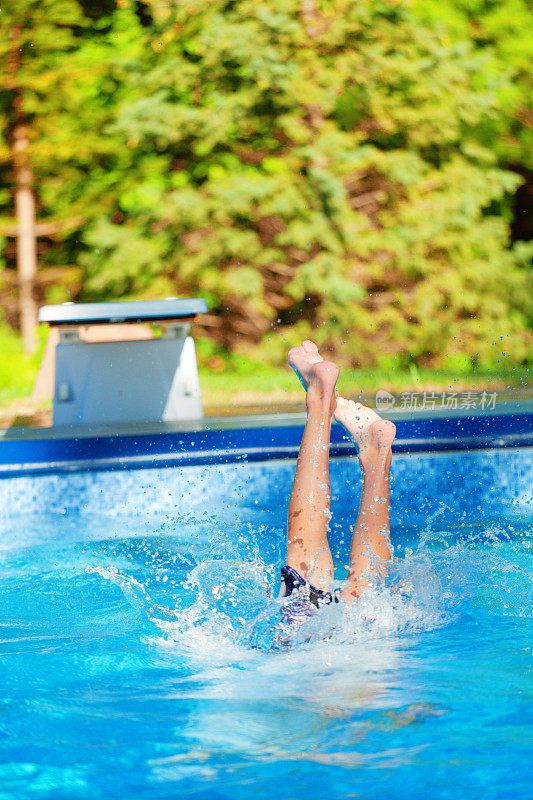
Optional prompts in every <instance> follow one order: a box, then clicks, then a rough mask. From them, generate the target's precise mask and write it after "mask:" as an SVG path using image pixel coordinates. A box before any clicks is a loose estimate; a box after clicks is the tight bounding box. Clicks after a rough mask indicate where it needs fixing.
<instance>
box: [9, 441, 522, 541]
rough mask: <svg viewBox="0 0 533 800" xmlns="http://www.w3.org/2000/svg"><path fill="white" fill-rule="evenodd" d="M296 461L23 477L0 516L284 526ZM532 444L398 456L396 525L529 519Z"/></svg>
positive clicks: (341, 492) (340, 474) (350, 474)
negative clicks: (253, 522)
mask: <svg viewBox="0 0 533 800" xmlns="http://www.w3.org/2000/svg"><path fill="white" fill-rule="evenodd" d="M295 466H296V462H295V460H294V459H283V460H269V461H265V462H252V463H247V462H241V463H233V464H212V465H197V466H188V467H171V468H146V469H143V470H126V471H118V470H111V471H108V470H105V471H96V470H88V471H81V470H80V471H76V472H70V473H65V472H61V473H56V474H52V473H47V474H43V475H21V476H19V477H12V478H10V479H7V480H2V481H0V519H3V520H4V521H5V520H7V519H9V518H10V517H12V516H18V515H21V514H31V515H38V514H42V513H56V514H59V515H72V514H76V515H79V514H81V515H83V514H104V515H106V516H110V517H114V516H117V517H118V516H120V517H130V518H133V517H137V518H143V519H153V520H161V519H163V518H165V519H175V520H184V519H185V520H188V521H191V522H198V521H201V520H203V519H206V518H208V517H209V518H211V519H216V520H218V521H219V523H220V525H223V524H230V523H232V522H233V521H235V519H237V518H238V519H239V520H241V521H246V520H247V519H250V520H253V519H257V511H258V508H257V506H258V504H259V505H260V507H262V508H263V509H264V519H265V521H268V520H269V519H272V520H275V521H276V525H279V524H284V519H285V515H286V509H287V505H288V499H289V493H290V489H291V485H292V480H293V477H294V471H295ZM330 475H331V486H332V510H333V512H335V506H336V503H337V502H338V501H339V500H341V498H342V501H341V502H342V505H343V507H347V508H352V509H353V513H354V514H355V513H356V510H357V506H358V502H359V496H360V490H361V478H360V469H359V465H358V462H357V457H356V456H355V455H352V456H343V457H339V458H335V459H332V461H331V464H330ZM532 486H533V448H512V449H511V448H501V449H490V450H477V451H464V452H441V453H413V454H403V455H402V454H400V455H396V456H395V458H394V459H393V464H392V471H391V489H392V516H391V522H392V526H393V528H396V529H401V528H402V526H404V525H407V524H408V523H409V524H415V525H424V524H426V523H427V524H432V522H434V523H435V524H437V525H438V521H439V519H444V518H445V519H446V521H447V522H448V524H450V523H453V524H461V523H462V522H477V521H479V522H487V521H494V520H497V519H500V518H503V517H509V516H512V517H517V518H519V517H528V516H531V514H532V512H533V506H532Z"/></svg>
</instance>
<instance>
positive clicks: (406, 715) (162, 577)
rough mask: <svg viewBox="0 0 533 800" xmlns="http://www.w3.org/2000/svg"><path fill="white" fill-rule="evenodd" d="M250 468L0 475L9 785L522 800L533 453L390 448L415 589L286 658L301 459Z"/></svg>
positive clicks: (401, 533) (0, 661)
mask: <svg viewBox="0 0 533 800" xmlns="http://www.w3.org/2000/svg"><path fill="white" fill-rule="evenodd" d="M274 455H275V454H274ZM234 462H235V463H226V464H221V463H214V464H213V463H212V464H204V463H196V465H193V466H172V467H165V468H163V467H157V468H148V469H142V470H127V471H103V470H98V469H92V471H84V470H76V471H74V472H72V473H69V472H68V471H67V470H66V469H65V471H63V472H57V471H56V472H54V471H51V470H44V471H42V474H27V475H25V474H22V473H23V472H24V470H22V471H21V474H19V475H18V476H17V477H11V478H9V479H5V480H2V481H0V552H1V559H0V626H1V628H0V674H1V681H0V685H1V687H2V690H1V696H0V799H1V800H4V798H5V800H8V798H9V800H14V799H15V798H16V799H17V800H23V799H24V798H44V797H53V798H65V799H66V798H68V799H69V800H75V799H76V800H77V798H85V797H91V798H110V797H113V798H119V799H120V800H121V799H122V798H124V800H125V798H128V799H130V798H144V797H146V798H174V797H178V796H183V797H187V798H210V799H211V798H249V797H250V796H252V795H253V796H254V797H256V798H267V797H268V798H271V797H273V796H278V797H281V798H296V797H301V796H309V797H330V798H344V797H372V798H387V799H388V798H391V797H396V796H398V795H399V793H400V792H401V793H402V795H405V796H407V797H411V798H418V797H423V796H424V797H431V798H449V797H454V798H455V797H460V798H466V797H476V798H477V796H478V795H482V796H483V797H484V798H506V797H509V798H510V797H513V798H529V797H530V796H531V784H532V779H533V771H532V767H531V763H532V762H531V748H530V744H529V739H528V737H529V728H528V725H530V723H531V709H532V706H531V633H532V622H531V600H532V572H531V542H532V531H533V524H532V521H533V520H532V518H533V512H532V505H531V500H532V498H531V486H532V480H531V479H532V476H533V450H532V449H531V448H529V447H513V448H508V449H485V450H478V451H466V452H455V451H450V452H440V453H417V454H414V453H405V454H400V455H397V456H396V457H395V459H394V461H393V471H392V503H393V513H392V539H393V543H394V546H395V549H396V554H397V556H398V573H399V574H400V576H401V577H403V579H404V580H405V582H406V583H407V584H409V585H410V588H409V589H408V591H407V592H406V593H405V596H404V597H403V598H402V597H399V596H397V595H392V594H390V593H387V592H382V593H377V594H372V593H370V594H369V595H368V596H367V597H366V598H365V599H364V600H363V601H362V602H361V603H359V604H358V605H357V606H354V608H353V612H352V613H351V614H349V615H345V616H344V617H343V616H342V614H341V612H340V611H339V609H338V608H337V607H333V606H330V607H328V608H327V609H325V610H324V612H322V613H321V614H320V615H319V616H317V617H316V618H315V619H314V620H313V621H312V623H311V625H310V626H309V627H308V628H307V629H302V630H301V631H299V632H298V633H297V634H295V636H294V640H293V641H292V643H291V646H290V647H288V648H285V649H283V648H282V649H279V648H278V649H276V648H275V647H274V642H273V637H272V630H273V625H274V623H275V621H276V615H277V614H278V613H279V610H278V607H277V605H276V601H275V600H274V599H272V598H269V594H272V593H275V590H276V588H277V585H278V573H279V567H280V565H281V563H282V559H283V555H284V535H285V515H286V507H287V502H288V496H289V491H290V485H291V481H292V476H293V473H294V460H293V459H292V458H291V457H288V456H287V457H285V458H283V459H276V458H272V459H271V460H268V461H260V460H258V461H257V462H256V463H252V462H251V461H244V462H243V461H242V460H238V459H234ZM30 471H32V470H30ZM35 471H36V470H35V468H34V469H33V472H35ZM37 471H38V470H37ZM331 478H332V496H333V497H332V511H333V514H334V516H333V523H332V534H331V544H332V551H333V554H334V557H335V558H336V561H337V563H338V564H343V563H346V559H347V549H348V544H349V538H350V524H351V523H353V521H354V519H355V514H356V504H357V499H358V491H359V486H360V483H359V472H358V467H357V463H356V461H355V459H354V458H353V456H350V455H348V456H346V455H340V456H339V457H337V458H335V459H333V461H332V465H331Z"/></svg>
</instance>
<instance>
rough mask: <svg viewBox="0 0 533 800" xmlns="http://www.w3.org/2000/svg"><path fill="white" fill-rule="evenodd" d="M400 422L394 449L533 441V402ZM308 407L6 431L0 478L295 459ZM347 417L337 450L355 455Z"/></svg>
mask: <svg viewBox="0 0 533 800" xmlns="http://www.w3.org/2000/svg"><path fill="white" fill-rule="evenodd" d="M383 416H386V417H387V418H388V419H392V420H393V421H394V422H395V423H396V426H397V438H396V441H395V445H394V452H395V453H406V454H408V453H424V452H427V453H437V452H449V451H461V450H485V449H495V448H509V447H532V446H533V403H529V402H526V403H509V404H506V405H505V407H504V408H497V410H495V412H494V413H490V414H489V413H486V412H485V413H480V412H476V413H472V412H471V413H465V412H456V413H447V414H442V413H439V414H435V413H433V414H429V413H427V412H419V413H417V414H413V413H411V414H409V415H407V414H401V413H398V412H396V413H388V414H384V415H383ZM304 422H305V415H304V414H302V413H292V414H277V415H272V416H269V415H257V416H256V417H222V418H205V419H203V420H200V421H198V420H195V421H184V422H182V423H172V424H166V425H165V424H162V425H158V426H154V425H153V424H144V425H142V424H141V425H136V426H134V427H133V426H131V425H122V426H120V425H116V426H110V425H104V426H84V427H77V428H75V427H71V426H69V427H65V428H61V429H60V428H49V429H33V430H31V431H28V430H22V431H20V430H19V431H14V430H11V431H5V432H3V434H0V478H10V477H11V478H12V477H16V476H22V475H40V474H48V473H71V472H78V471H105V470H123V469H146V468H149V467H150V468H155V467H170V466H183V467H185V466H198V465H208V464H230V463H239V462H260V461H272V460H280V459H294V458H296V457H297V455H298V448H299V445H300V440H301V435H302V430H303V425H304ZM355 454H356V449H355V447H354V445H353V443H352V442H351V441H350V440H349V439H348V437H347V435H346V434H345V432H344V430H343V429H342V428H341V426H340V425H338V424H334V425H333V427H332V434H331V449H330V455H331V457H332V458H339V457H345V456H350V455H355Z"/></svg>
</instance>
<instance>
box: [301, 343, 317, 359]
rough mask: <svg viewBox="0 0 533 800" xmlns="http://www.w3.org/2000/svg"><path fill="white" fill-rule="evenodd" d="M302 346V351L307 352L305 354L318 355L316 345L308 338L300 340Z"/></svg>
mask: <svg viewBox="0 0 533 800" xmlns="http://www.w3.org/2000/svg"><path fill="white" fill-rule="evenodd" d="M302 347H303V349H304V351H305V352H306V353H307V355H310V356H311V355H312V356H316V355H318V347H317V346H316V344H315V343H314V342H312V341H311V340H310V339H304V341H303V342H302Z"/></svg>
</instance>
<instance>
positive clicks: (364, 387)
mask: <svg viewBox="0 0 533 800" xmlns="http://www.w3.org/2000/svg"><path fill="white" fill-rule="evenodd" d="M46 335H47V331H46V329H45V328H40V329H39V347H38V350H37V352H36V353H35V354H33V355H31V356H28V355H25V353H24V350H23V346H22V341H21V339H20V337H19V336H18V335H17V334H15V333H14V332H13V330H12V329H11V328H10V327H9V326H8V325H7V323H6V322H5V321H3V320H1V319H0V353H1V358H0V427H8V426H9V425H13V424H14V425H46V424H51V408H52V404H51V401H47V402H45V403H44V404H40V405H39V406H37V405H36V404H34V403H33V402H32V401H31V399H30V398H31V393H32V388H33V383H34V380H35V376H36V374H37V370H38V368H39V364H40V362H41V358H42V353H43V350H44V345H45V341H46ZM199 360H200V368H199V372H200V385H201V389H202V399H203V402H204V406H205V409H206V413H207V414H224V413H240V412H244V411H246V410H247V409H248V410H251V411H253V410H256V411H257V410H261V411H264V410H270V409H272V410H275V409H276V408H279V407H283V406H285V407H288V406H291V405H292V406H294V405H296V406H297V407H303V400H304V397H303V392H302V389H301V386H300V384H299V383H298V381H297V379H296V377H295V375H294V373H293V372H292V370H290V369H289V368H288V367H287V366H273V365H270V364H265V363H263V362H261V361H259V360H254V359H253V358H249V357H247V358H244V357H242V356H240V355H236V354H234V355H232V356H229V357H227V358H226V359H224V358H221V357H220V356H216V357H213V356H209V355H208V354H207V353H203V352H202V347H201V346H200V347H199ZM202 362H203V363H202ZM530 376H531V372H530V370H529V369H528V368H526V367H521V366H516V365H513V364H512V363H501V364H500V365H499V369H498V370H495V371H489V370H485V371H478V372H465V371H464V370H459V369H455V370H454V371H452V370H449V371H446V370H445V371H440V372H435V371H434V370H430V369H427V368H419V367H417V366H416V365H415V364H410V365H408V366H407V367H405V368H399V367H397V368H391V369H384V368H382V369H377V368H372V367H365V368H361V369H348V370H345V369H343V370H341V374H340V377H339V382H338V388H339V392H340V393H341V394H343V395H345V396H347V397H359V398H361V399H370V400H371V399H372V398H373V396H374V395H375V393H376V391H377V390H378V389H386V390H388V391H390V392H392V393H393V394H397V395H398V394H400V393H401V392H403V391H413V392H422V391H435V392H440V391H458V392H462V391H468V390H473V391H481V390H483V389H492V390H493V391H497V390H498V391H502V390H506V389H508V390H509V389H510V390H514V389H523V388H526V387H527V386H528V384H530Z"/></svg>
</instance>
